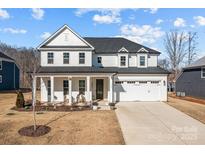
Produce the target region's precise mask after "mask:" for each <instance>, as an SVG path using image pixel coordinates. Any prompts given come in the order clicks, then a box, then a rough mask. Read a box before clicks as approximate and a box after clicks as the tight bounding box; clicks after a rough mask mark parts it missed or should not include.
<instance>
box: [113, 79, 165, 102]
mask: <svg viewBox="0 0 205 154" xmlns="http://www.w3.org/2000/svg"><path fill="white" fill-rule="evenodd" d="M166 84H167V76H153V77H148V76H144V77H143V76H135V77H128V76H127V77H125V76H123V77H122V76H121V77H116V80H115V84H114V90H115V100H116V101H118V102H119V101H144V102H145V101H147V102H149V101H167V88H166V87H167V85H166Z"/></svg>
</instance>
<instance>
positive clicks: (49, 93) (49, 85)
mask: <svg viewBox="0 0 205 154" xmlns="http://www.w3.org/2000/svg"><path fill="white" fill-rule="evenodd" d="M47 87H48V95H49V96H50V95H51V80H48V86H47Z"/></svg>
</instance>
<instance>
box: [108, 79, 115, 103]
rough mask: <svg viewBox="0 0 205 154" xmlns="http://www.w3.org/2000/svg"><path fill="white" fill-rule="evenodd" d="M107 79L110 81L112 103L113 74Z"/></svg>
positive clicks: (111, 100) (111, 99) (111, 101)
mask: <svg viewBox="0 0 205 154" xmlns="http://www.w3.org/2000/svg"><path fill="white" fill-rule="evenodd" d="M109 81H110V84H109V85H110V100H109V102H110V103H113V101H114V99H113V76H110V77H109Z"/></svg>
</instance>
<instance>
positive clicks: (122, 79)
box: [36, 25, 168, 103]
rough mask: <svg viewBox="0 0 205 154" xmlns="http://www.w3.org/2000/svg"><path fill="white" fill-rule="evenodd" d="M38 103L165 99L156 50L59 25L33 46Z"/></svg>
mask: <svg viewBox="0 0 205 154" xmlns="http://www.w3.org/2000/svg"><path fill="white" fill-rule="evenodd" d="M37 49H38V50H39V51H40V55H41V67H40V69H39V72H38V73H37V75H36V77H39V78H40V81H41V101H42V102H62V101H65V99H67V100H69V102H70V103H72V102H74V101H76V97H77V95H78V94H79V93H83V94H84V95H85V98H86V101H93V100H104V101H107V102H117V101H167V74H168V72H167V71H166V70H164V69H162V68H160V67H158V65H157V61H158V56H159V55H160V52H158V51H156V50H153V49H150V48H148V47H145V46H143V45H140V44H137V43H135V42H132V41H130V40H127V39H125V38H116V37H112V38H111V37H107V38H104V37H103V38H95V37H81V36H80V35H78V34H77V33H76V32H74V31H73V30H72V29H70V28H69V27H68V26H67V25H64V26H63V27H61V28H60V29H59V30H57V31H56V32H55V33H54V34H52V35H51V36H50V37H49V38H48V39H46V40H45V41H44V42H43V43H42V44H40V45H39V47H38V48H37Z"/></svg>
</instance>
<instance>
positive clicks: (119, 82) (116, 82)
mask: <svg viewBox="0 0 205 154" xmlns="http://www.w3.org/2000/svg"><path fill="white" fill-rule="evenodd" d="M115 84H123V81H115Z"/></svg>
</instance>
